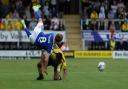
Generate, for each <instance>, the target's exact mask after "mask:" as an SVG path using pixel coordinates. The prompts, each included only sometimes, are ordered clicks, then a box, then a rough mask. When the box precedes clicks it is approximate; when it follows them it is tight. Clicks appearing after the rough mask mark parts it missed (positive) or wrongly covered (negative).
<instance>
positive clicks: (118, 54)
mask: <svg viewBox="0 0 128 89" xmlns="http://www.w3.org/2000/svg"><path fill="white" fill-rule="evenodd" d="M113 59H128V51H113Z"/></svg>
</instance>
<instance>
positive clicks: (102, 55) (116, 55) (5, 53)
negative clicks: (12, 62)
mask: <svg viewBox="0 0 128 89" xmlns="http://www.w3.org/2000/svg"><path fill="white" fill-rule="evenodd" d="M40 55H41V51H40V50H0V59H20V60H21V59H39V58H40ZM64 55H65V57H66V58H68V59H128V51H103V50H95V51H92V50H90V51H81V50H75V51H74V50H69V51H64Z"/></svg>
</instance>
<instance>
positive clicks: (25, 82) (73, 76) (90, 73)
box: [0, 59, 128, 89]
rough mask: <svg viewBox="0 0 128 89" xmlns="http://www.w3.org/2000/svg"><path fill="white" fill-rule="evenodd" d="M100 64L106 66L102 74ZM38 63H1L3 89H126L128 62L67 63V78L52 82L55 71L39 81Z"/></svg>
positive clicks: (79, 61) (92, 61) (0, 88)
mask: <svg viewBox="0 0 128 89" xmlns="http://www.w3.org/2000/svg"><path fill="white" fill-rule="evenodd" d="M99 61H104V62H106V69H105V71H104V72H99V71H98V69H97V64H98V62H99ZM37 62H38V60H34V59H33V60H0V89H127V88H128V85H127V83H128V60H121V59H120V60H112V59H108V60H107V59H106V60H101V59H67V63H68V78H67V79H66V80H61V81H53V80H52V77H53V68H52V67H49V68H48V73H49V74H48V75H47V76H45V80H41V81H37V80H36V77H37V75H38V72H37V68H36V64H37Z"/></svg>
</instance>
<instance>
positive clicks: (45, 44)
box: [35, 32, 54, 53]
mask: <svg viewBox="0 0 128 89" xmlns="http://www.w3.org/2000/svg"><path fill="white" fill-rule="evenodd" d="M53 43H54V33H48V34H44V33H43V32H40V33H39V35H38V36H37V38H36V41H35V44H36V45H39V46H41V48H42V49H45V50H47V51H48V52H49V53H50V52H51V50H52V47H53Z"/></svg>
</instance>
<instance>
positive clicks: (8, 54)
mask: <svg viewBox="0 0 128 89" xmlns="http://www.w3.org/2000/svg"><path fill="white" fill-rule="evenodd" d="M64 55H65V57H66V58H74V51H72V50H69V51H64ZM40 56H41V50H0V59H20V60H21V59H39V58H40Z"/></svg>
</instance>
